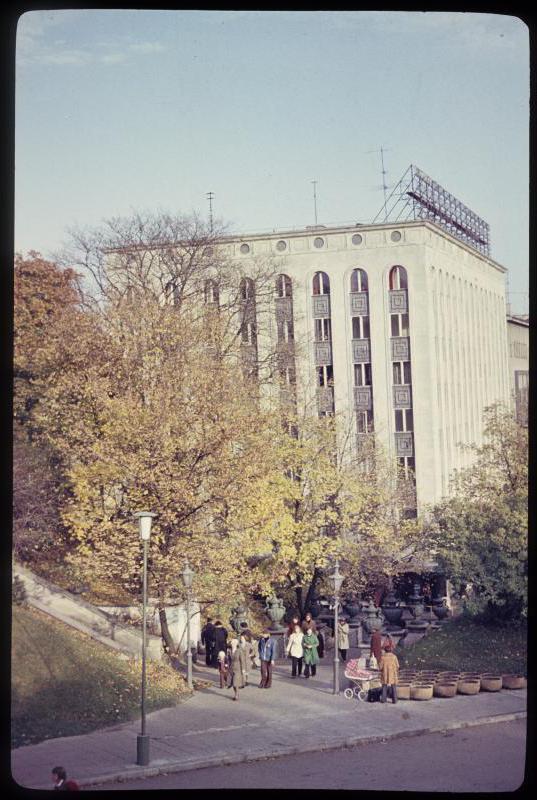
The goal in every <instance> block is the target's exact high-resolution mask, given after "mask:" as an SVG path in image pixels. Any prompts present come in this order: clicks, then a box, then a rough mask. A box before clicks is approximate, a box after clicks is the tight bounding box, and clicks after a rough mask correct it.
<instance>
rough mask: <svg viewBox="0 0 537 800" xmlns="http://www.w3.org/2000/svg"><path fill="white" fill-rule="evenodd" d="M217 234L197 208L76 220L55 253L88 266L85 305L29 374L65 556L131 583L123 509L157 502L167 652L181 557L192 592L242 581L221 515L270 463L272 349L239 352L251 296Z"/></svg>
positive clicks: (267, 286)
mask: <svg viewBox="0 0 537 800" xmlns="http://www.w3.org/2000/svg"><path fill="white" fill-rule="evenodd" d="M219 236H220V238H221V234H219ZM219 236H217V234H215V233H214V232H213V233H211V232H207V231H206V230H205V229H204V228H203V227H200V223H199V221H198V220H196V219H195V218H194V219H188V218H181V219H175V218H171V217H162V216H151V215H145V216H144V215H135V216H134V217H133V218H132V219H129V220H114V221H111V222H109V223H106V224H105V226H104V228H103V229H100V230H98V231H93V232H90V233H86V234H81V233H80V232H76V233H73V236H72V242H71V247H70V249H69V252H68V253H67V254H64V259H65V260H66V261H69V262H70V263H72V264H74V265H75V266H76V268H77V270H80V271H83V272H84V271H85V272H86V274H89V275H90V277H91V280H90V281H88V282H87V283H86V287H85V294H84V303H85V308H86V310H85V313H84V318H83V320H82V321H81V322H80V323H79V324H78V326H77V327H76V328H69V327H66V328H65V331H64V334H65V335H64V336H63V338H62V339H61V340H60V341H58V342H57V347H56V350H55V352H54V353H53V354H52V353H51V357H50V363H49V364H48V365H47V366H48V370H47V374H46V378H44V379H43V380H42V381H41V383H40V385H39V391H40V395H41V398H42V399H41V400H40V403H39V410H38V413H36V419H37V421H38V423H39V425H40V426H41V427H42V429H43V431H45V438H46V440H47V441H48V442H49V443H50V444H51V446H52V445H53V446H54V448H55V449H56V450H57V452H58V453H59V454H60V456H61V458H62V460H63V462H64V463H65V465H66V476H67V479H68V483H69V491H70V494H69V497H68V498H67V499H66V502H65V504H64V507H63V509H62V519H63V522H64V524H65V525H66V526H67V529H68V530H69V532H70V535H71V536H72V537H73V538H74V540H75V541H76V546H75V547H74V548H73V550H72V552H71V553H70V554H69V557H68V559H67V562H68V564H69V565H70V567H71V568H72V569H73V570H78V572H79V574H80V575H83V576H84V577H85V578H86V579H88V578H89V579H90V581H92V582H93V583H94V584H97V583H98V582H99V581H101V582H102V581H105V582H107V584H108V585H109V586H110V585H114V586H118V587H122V589H123V590H124V591H125V592H127V593H131V594H132V595H135V594H136V593H137V591H138V588H139V576H140V552H141V550H140V542H139V540H138V537H137V532H136V528H135V526H134V524H133V514H134V513H135V512H136V511H138V510H140V509H142V508H147V509H149V510H152V511H155V512H156V513H157V517H156V519H155V522H154V528H153V531H154V533H153V535H152V540H151V547H150V563H149V573H150V591H151V593H152V594H153V595H155V596H156V597H157V600H158V606H159V613H160V617H161V623H162V630H163V635H164V638H165V639H166V643H167V644H168V647H169V648H170V650H171V651H173V650H174V649H175V645H176V643H174V642H173V641H172V638H171V636H170V633H169V630H168V627H167V618H166V606H167V605H168V604H169V603H170V601H171V600H174V599H176V598H179V597H180V596H181V592H182V589H181V578H180V573H181V570H182V568H183V565H184V559H185V558H186V557H187V556H188V558H189V561H190V563H191V564H192V565H193V567H194V569H195V570H196V576H197V577H196V585H195V591H196V596H197V598H198V599H199V600H201V601H202V602H203V601H207V600H215V599H218V597H219V596H222V595H223V594H224V593H226V592H227V593H229V592H230V591H231V592H233V593H240V592H241V590H242V588H243V586H244V584H245V580H244V576H245V567H244V559H243V558H242V554H243V552H244V551H245V549H248V547H247V544H246V543H245V536H246V535H247V534H246V533H245V532H243V531H240V530H236V529H233V528H232V527H230V526H229V524H228V518H229V513H230V508H232V507H233V506H234V505H236V504H237V503H238V498H239V497H243V496H246V495H247V494H248V491H249V486H250V484H251V483H252V482H253V481H256V480H259V479H260V477H261V476H262V475H263V474H264V472H265V471H266V470H267V468H268V463H269V460H267V457H266V453H267V452H268V451H269V449H270V437H269V434H268V431H269V430H270V425H265V419H268V417H269V416H270V415H269V414H268V412H266V411H264V410H263V409H262V408H261V407H260V405H259V397H258V381H259V379H262V378H263V369H264V367H265V366H266V365H268V362H269V359H270V354H269V355H268V356H264V358H265V363H263V361H261V359H257V358H255V359H253V360H252V358H251V356H252V354H251V349H250V348H248V350H247V352H248V358H247V359H246V354H245V347H244V339H243V336H242V326H243V323H244V318H245V309H246V308H247V307H248V306H249V303H250V302H251V301H252V294H251V293H250V292H249V291H245V288H244V287H245V280H246V276H245V275H244V274H243V273H242V272H241V270H240V269H239V268H238V267H237V266H236V265H234V264H233V263H232V261H231V260H230V259H229V258H228V257H227V256H226V255H225V253H222V252H221V251H220V250H219V249H218V247H217V245H218V243H219ZM252 276H253V277H252ZM248 278H249V280H250V281H251V283H250V284H248V285H249V286H254V287H255V298H254V299H255V302H256V312H257V314H258V318H259V319H260V320H262V319H263V313H264V304H265V300H266V298H267V299H268V297H269V295H271V294H272V291H273V286H274V276H273V275H272V274H270V264H264V263H262V262H259V263H256V264H254V265H253V266H252V268H251V269H250V270H249V275H248ZM258 330H259V329H258ZM260 332H261V331H260ZM248 345H251V342H248ZM245 363H247V364H248V365H249V367H251V368H248V369H244V366H245ZM230 587H231V588H230Z"/></svg>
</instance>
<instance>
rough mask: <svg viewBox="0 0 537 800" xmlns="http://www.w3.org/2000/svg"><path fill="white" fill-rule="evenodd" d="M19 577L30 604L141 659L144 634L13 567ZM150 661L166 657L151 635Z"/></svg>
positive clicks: (26, 571) (159, 641)
mask: <svg viewBox="0 0 537 800" xmlns="http://www.w3.org/2000/svg"><path fill="white" fill-rule="evenodd" d="M15 576H18V577H19V578H20V580H21V581H22V583H23V584H24V588H25V590H26V597H27V602H28V604H29V605H30V606H32V607H33V608H37V609H39V610H40V611H44V612H45V613H46V614H49V615H50V616H51V617H54V618H55V619H58V620H60V622H63V623H65V624H66V625H69V626H71V627H72V628H75V629H76V630H78V631H81V632H82V633H85V634H87V635H88V636H91V638H92V639H95V640H96V641H98V642H101V644H104V645H106V646H107V647H110V648H112V649H113V650H116V651H118V652H120V653H124V654H125V655H128V656H137V657H141V655H142V633H141V631H139V630H137V629H136V628H134V627H132V626H130V625H125V624H123V623H121V622H118V621H117V619H115V617H114V616H112V615H111V614H107V613H106V612H105V611H102V610H101V609H100V608H97V606H93V605H91V603H88V602H87V601H86V600H83V599H82V598H81V597H77V596H76V595H74V594H72V593H71V592H67V591H66V590H65V589H60V587H59V586H56V585H55V584H53V583H51V582H50V581H47V580H46V579H45V578H41V577H40V576H38V575H36V574H35V573H34V572H32V571H31V570H29V569H28V568H27V567H23V566H22V565H20V564H16V563H15V564H13V578H14V577H15ZM146 654H147V658H148V659H150V660H152V661H160V660H161V659H162V655H163V649H162V640H161V637H160V636H155V635H154V634H148V635H147V648H146Z"/></svg>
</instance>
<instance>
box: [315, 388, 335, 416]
mask: <svg viewBox="0 0 537 800" xmlns="http://www.w3.org/2000/svg"><path fill="white" fill-rule="evenodd" d="M317 403H318V406H319V411H322V412H325V413H329V414H332V413H333V412H334V387H333V386H318V387H317Z"/></svg>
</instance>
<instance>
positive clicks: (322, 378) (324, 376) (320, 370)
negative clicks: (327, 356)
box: [317, 364, 334, 386]
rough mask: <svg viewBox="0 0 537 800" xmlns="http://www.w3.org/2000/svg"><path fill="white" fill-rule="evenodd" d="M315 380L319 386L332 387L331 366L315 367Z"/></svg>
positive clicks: (332, 371)
mask: <svg viewBox="0 0 537 800" xmlns="http://www.w3.org/2000/svg"><path fill="white" fill-rule="evenodd" d="M317 379H318V384H319V386H333V384H334V367H333V366H332V365H331V364H328V365H327V366H326V367H317Z"/></svg>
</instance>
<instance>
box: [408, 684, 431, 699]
mask: <svg viewBox="0 0 537 800" xmlns="http://www.w3.org/2000/svg"><path fill="white" fill-rule="evenodd" d="M432 697H433V684H432V683H411V684H410V699H411V700H431V699H432Z"/></svg>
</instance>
